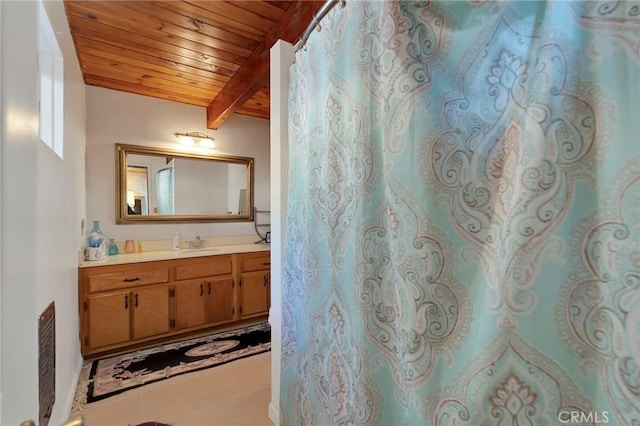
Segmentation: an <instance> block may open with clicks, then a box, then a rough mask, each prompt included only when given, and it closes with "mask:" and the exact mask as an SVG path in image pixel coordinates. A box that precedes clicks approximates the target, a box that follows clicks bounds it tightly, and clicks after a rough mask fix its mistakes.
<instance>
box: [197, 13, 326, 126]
mask: <svg viewBox="0 0 640 426" xmlns="http://www.w3.org/2000/svg"><path fill="white" fill-rule="evenodd" d="M323 4H324V1H296V2H294V3H293V4H292V5H291V6H290V7H289V8H288V9H287V11H286V12H285V13H284V14H283V15H282V17H281V18H280V20H279V21H278V22H276V24H275V25H274V26H273V28H271V30H270V31H269V32H268V33H267V34H266V36H265V37H264V39H263V40H262V41H261V42H260V44H259V45H258V46H257V47H256V48H255V50H254V51H253V52H252V53H251V55H250V56H249V57H248V58H247V60H246V61H245V63H244V64H243V65H242V66H241V67H240V69H238V71H236V73H235V74H234V75H233V76H232V77H231V79H230V80H229V81H228V82H227V84H226V86H225V87H224V88H223V89H222V91H221V92H220V93H219V94H218V96H217V97H216V98H215V99H214V100H213V101H211V103H210V104H209V106H208V107H207V128H209V129H214V130H216V129H218V127H220V125H221V124H222V123H224V122H225V120H227V119H228V118H229V117H230V116H231V115H232V114H233V113H234V112H235V111H236V110H237V109H238V108H240V107H241V106H242V105H243V104H244V103H245V102H246V101H247V100H248V99H249V98H251V97H252V96H253V95H254V94H255V93H256V92H258V91H259V90H260V89H262V88H263V87H264V86H265V85H266V84H267V83H268V82H269V61H270V59H269V51H270V48H271V47H272V46H273V44H274V43H275V42H276V41H278V40H285V41H288V42H290V43H293V42H297V41H298V40H299V39H300V37H301V36H302V34H303V33H304V31H305V30H306V29H307V26H308V25H309V23H310V22H311V20H312V19H313V14H314V13H315V12H316V11H317V10H318V9H319V8H320V7H321V6H322V5H323Z"/></svg>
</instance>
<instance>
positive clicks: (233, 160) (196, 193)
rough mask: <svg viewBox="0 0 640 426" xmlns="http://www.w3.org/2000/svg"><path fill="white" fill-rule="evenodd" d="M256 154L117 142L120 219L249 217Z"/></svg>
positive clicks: (154, 220)
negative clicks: (196, 150)
mask: <svg viewBox="0 0 640 426" xmlns="http://www.w3.org/2000/svg"><path fill="white" fill-rule="evenodd" d="M253 175H254V159H253V158H250V157H237V156H231V155H220V154H209V153H206V152H184V151H179V150H172V149H167V148H155V147H147V146H136V145H125V144H116V223H118V224H134V223H137V224H141V223H194V222H249V221H252V220H253V179H254V177H253Z"/></svg>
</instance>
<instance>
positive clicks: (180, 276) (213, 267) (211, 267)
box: [174, 256, 232, 280]
mask: <svg viewBox="0 0 640 426" xmlns="http://www.w3.org/2000/svg"><path fill="white" fill-rule="evenodd" d="M174 268H175V274H176V275H175V277H176V280H188V279H191V278H200V277H210V276H213V275H228V274H231V270H232V269H231V256H211V257H199V258H195V259H189V260H188V261H187V260H182V261H181V262H180V264H179V265H178V266H175V267H174Z"/></svg>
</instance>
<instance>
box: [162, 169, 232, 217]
mask: <svg viewBox="0 0 640 426" xmlns="http://www.w3.org/2000/svg"><path fill="white" fill-rule="evenodd" d="M173 161H174V162H175V166H174V168H173V185H174V186H173V192H174V197H173V201H174V203H175V211H176V214H218V215H224V214H227V188H228V186H229V182H228V181H229V176H228V171H227V169H228V166H227V165H226V164H221V163H213V164H212V163H211V162H209V161H199V160H191V159H189V160H185V159H183V158H176V159H175V160H173ZM213 183H215V185H212V184H213Z"/></svg>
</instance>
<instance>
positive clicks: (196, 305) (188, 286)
mask: <svg viewBox="0 0 640 426" xmlns="http://www.w3.org/2000/svg"><path fill="white" fill-rule="evenodd" d="M205 286H206V282H205V281H204V280H197V281H189V282H184V283H180V284H176V286H175V292H176V297H175V320H176V327H175V329H176V330H182V329H184V328H189V327H196V326H198V325H202V324H204V323H205V308H204V303H205Z"/></svg>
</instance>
